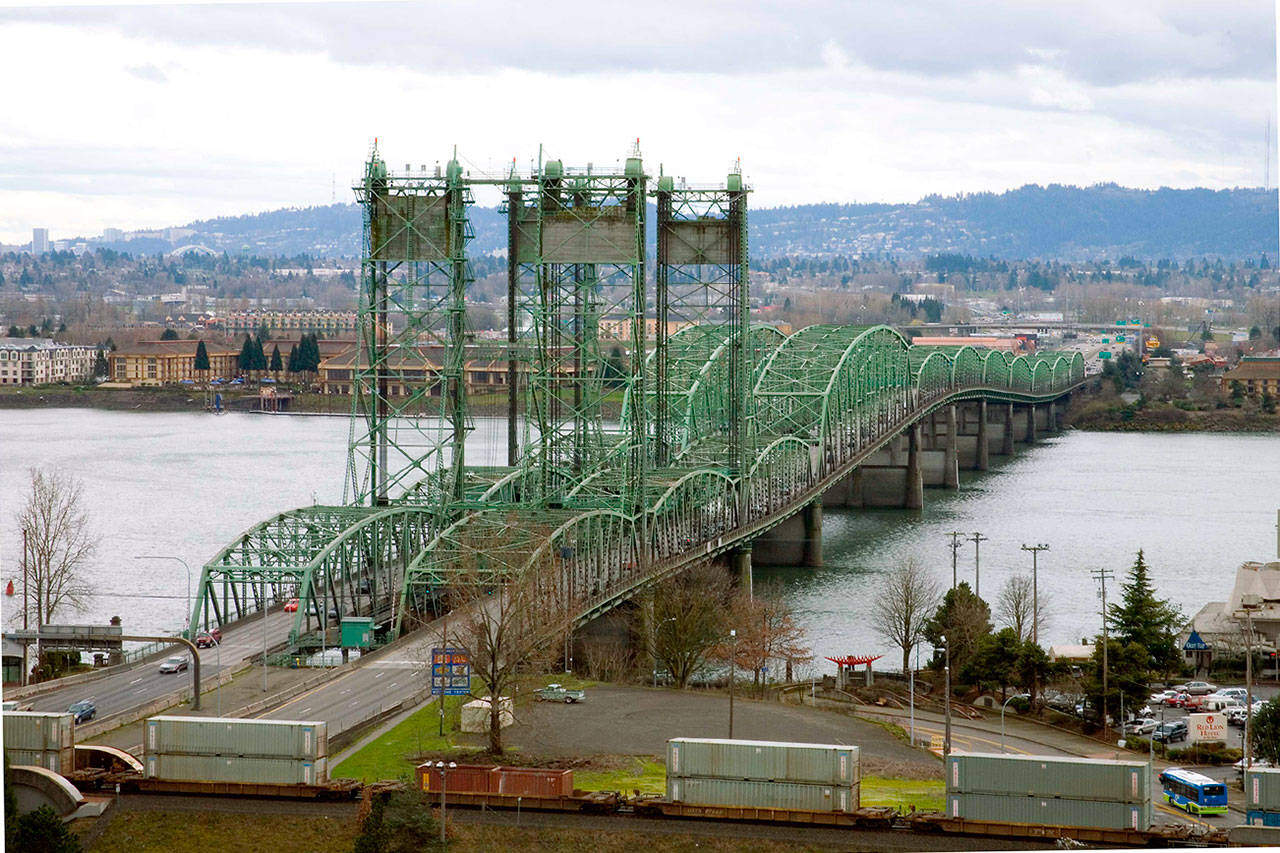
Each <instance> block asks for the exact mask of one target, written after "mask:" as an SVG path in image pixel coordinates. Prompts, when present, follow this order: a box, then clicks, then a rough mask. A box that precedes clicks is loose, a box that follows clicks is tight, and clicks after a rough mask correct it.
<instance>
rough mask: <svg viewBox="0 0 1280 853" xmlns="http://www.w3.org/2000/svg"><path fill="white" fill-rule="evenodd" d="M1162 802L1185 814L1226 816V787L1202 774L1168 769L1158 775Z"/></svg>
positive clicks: (1174, 768)
mask: <svg viewBox="0 0 1280 853" xmlns="http://www.w3.org/2000/svg"><path fill="white" fill-rule="evenodd" d="M1160 785H1161V787H1163V788H1164V801H1165V802H1166V803H1168V804H1169V805H1171V806H1177V807H1178V808H1180V809H1182V810H1183V811H1185V812H1186V813H1187V814H1198V815H1207V814H1226V813H1227V786H1226V785H1224V784H1223V783H1222V782H1219V781H1218V780H1217V779H1210V778H1209V777H1208V776H1205V775H1204V774H1202V773H1196V772H1194V771H1192V770H1182V769H1180V768H1177V767H1170V768H1169V769H1168V770H1166V771H1164V772H1163V773H1161V774H1160Z"/></svg>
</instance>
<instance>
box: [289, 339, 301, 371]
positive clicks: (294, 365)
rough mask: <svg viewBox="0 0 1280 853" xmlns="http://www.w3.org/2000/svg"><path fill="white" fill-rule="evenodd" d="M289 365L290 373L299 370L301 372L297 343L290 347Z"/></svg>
mask: <svg viewBox="0 0 1280 853" xmlns="http://www.w3.org/2000/svg"><path fill="white" fill-rule="evenodd" d="M288 365H289V368H288V369H289V372H290V373H298V372H299V371H298V345H297V344H294V345H293V346H292V347H290V348H289V361H288Z"/></svg>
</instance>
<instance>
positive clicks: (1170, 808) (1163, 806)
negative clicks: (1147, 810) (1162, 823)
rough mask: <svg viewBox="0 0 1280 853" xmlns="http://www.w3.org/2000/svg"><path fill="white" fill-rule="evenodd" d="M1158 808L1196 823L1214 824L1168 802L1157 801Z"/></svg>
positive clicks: (1202, 824)
mask: <svg viewBox="0 0 1280 853" xmlns="http://www.w3.org/2000/svg"><path fill="white" fill-rule="evenodd" d="M1156 808H1158V809H1160V810H1161V811H1166V812H1168V813H1169V814H1171V815H1175V816H1177V817H1180V818H1185V819H1187V820H1189V821H1192V822H1194V823H1198V824H1200V825H1201V826H1213V824H1211V823H1206V822H1205V821H1203V820H1201V819H1200V818H1198V817H1196V816H1195V815H1192V814H1190V813H1188V812H1184V811H1183V810H1182V809H1175V808H1174V807H1173V806H1171V805H1169V804H1168V803H1156Z"/></svg>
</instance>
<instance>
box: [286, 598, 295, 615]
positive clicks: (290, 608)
mask: <svg viewBox="0 0 1280 853" xmlns="http://www.w3.org/2000/svg"><path fill="white" fill-rule="evenodd" d="M284 612H285V613H297V612H298V599H296V598H291V599H289V600H288V601H286V602H285V603H284Z"/></svg>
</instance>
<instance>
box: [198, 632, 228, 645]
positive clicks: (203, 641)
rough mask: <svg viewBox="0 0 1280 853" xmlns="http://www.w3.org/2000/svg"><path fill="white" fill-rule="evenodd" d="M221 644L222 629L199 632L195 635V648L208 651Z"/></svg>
mask: <svg viewBox="0 0 1280 853" xmlns="http://www.w3.org/2000/svg"><path fill="white" fill-rule="evenodd" d="M221 642H222V629H221V628H210V629H209V630H208V631H201V632H200V633H199V634H196V648H197V649H208V648H212V647H213V646H216V645H218V643H221Z"/></svg>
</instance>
